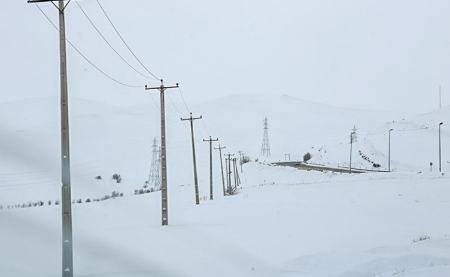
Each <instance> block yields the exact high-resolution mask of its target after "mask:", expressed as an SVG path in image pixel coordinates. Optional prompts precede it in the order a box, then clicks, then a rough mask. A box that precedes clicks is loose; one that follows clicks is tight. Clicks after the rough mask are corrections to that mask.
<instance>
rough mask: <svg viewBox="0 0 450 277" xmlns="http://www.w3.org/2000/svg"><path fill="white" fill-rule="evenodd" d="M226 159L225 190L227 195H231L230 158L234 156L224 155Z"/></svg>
mask: <svg viewBox="0 0 450 277" xmlns="http://www.w3.org/2000/svg"><path fill="white" fill-rule="evenodd" d="M225 156H227V157H228V158H226V159H225V162H226V165H227V190H228V194H230V195H231V191H232V189H231V157H232V156H234V154H230V153H228V154H225Z"/></svg>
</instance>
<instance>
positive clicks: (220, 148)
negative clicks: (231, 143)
mask: <svg viewBox="0 0 450 277" xmlns="http://www.w3.org/2000/svg"><path fill="white" fill-rule="evenodd" d="M225 148H226V147H225V146H224V147H221V146H220V144H219V147H217V148H214V149H216V150H219V158H220V172H221V173H222V187H223V196H225V195H226V190H225V177H224V176H223V161H222V149H225Z"/></svg>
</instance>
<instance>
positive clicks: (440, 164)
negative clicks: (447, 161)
mask: <svg viewBox="0 0 450 277" xmlns="http://www.w3.org/2000/svg"><path fill="white" fill-rule="evenodd" d="M442 125H444V122H441V123H439V172H442V154H441V149H442V147H441V126H442Z"/></svg>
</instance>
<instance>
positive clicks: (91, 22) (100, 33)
mask: <svg viewBox="0 0 450 277" xmlns="http://www.w3.org/2000/svg"><path fill="white" fill-rule="evenodd" d="M75 3H76V4H77V6H78V8H79V9H80V10H81V12H82V13H83V14H84V16H85V17H86V19H87V20H88V21H89V23H90V24H91V26H92V27H93V28H94V29H95V31H96V32H97V33H98V34H99V36H100V37H101V38H102V39H103V41H105V43H106V44H107V45H108V46H109V48H111V50H113V51H114V52H115V53H116V54H117V56H119V58H120V59H121V60H122V61H123V62H124V63H125V64H126V65H128V66H129V67H130V68H131V69H132V70H134V71H135V72H136V73H138V74H139V75H141V76H143V77H144V78H149V77H148V76H147V75H145V74H144V73H142V72H140V71H139V70H137V69H136V68H135V67H134V66H132V65H131V64H130V63H129V62H128V61H127V60H126V59H125V58H124V57H123V56H122V55H120V53H119V52H118V51H117V50H116V49H114V47H113V46H112V45H111V43H110V42H109V41H108V40H107V39H106V37H105V36H104V35H103V34H102V32H101V31H100V29H99V28H98V27H97V26H96V25H95V23H94V22H93V21H92V19H91V18H90V17H89V15H88V14H87V13H86V11H85V10H84V9H83V7H81V4H80V3H78V2H75Z"/></svg>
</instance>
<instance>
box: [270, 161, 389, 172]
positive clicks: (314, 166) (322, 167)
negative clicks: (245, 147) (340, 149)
mask: <svg viewBox="0 0 450 277" xmlns="http://www.w3.org/2000/svg"><path fill="white" fill-rule="evenodd" d="M273 164H274V165H278V166H289V167H295V168H297V169H300V170H307V171H309V170H314V171H321V172H326V171H331V172H337V173H366V172H384V173H386V172H388V171H385V170H372V169H361V168H352V170H351V172H350V169H349V168H348V167H330V166H325V165H320V164H309V163H304V162H299V161H289V162H276V163H273Z"/></svg>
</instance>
